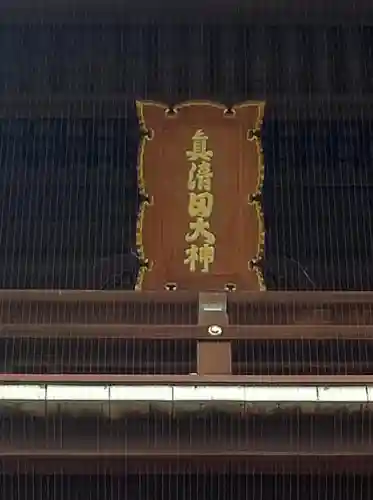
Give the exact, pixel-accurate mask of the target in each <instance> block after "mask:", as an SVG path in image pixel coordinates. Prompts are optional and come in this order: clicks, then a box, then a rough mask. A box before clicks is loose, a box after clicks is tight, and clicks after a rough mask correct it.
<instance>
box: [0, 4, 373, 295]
mask: <svg viewBox="0 0 373 500" xmlns="http://www.w3.org/2000/svg"><path fill="white" fill-rule="evenodd" d="M342 4H343V5H344V3H343V2H342ZM342 4H341V5H342ZM250 5H251V4H250ZM357 5H359V4H358V2H357ZM351 9H352V11H351V13H348V14H346V13H345V14H344V17H343V16H342V17H341V16H339V17H338V15H336V16H335V19H337V21H335V22H332V20H331V18H332V17H333V16H331V15H330V13H329V15H328V16H326V14H325V16H322V15H321V14H320V13H319V17H318V16H317V13H316V14H315V13H313V14H312V13H310V14H309V16H308V17H307V15H301V14H302V11H301V10H299V9H298V11H297V12H298V14H297V16H295V15H294V18H292V17H291V15H290V14H288V15H287V16H284V13H283V12H282V13H281V15H279V16H278V20H279V21H278V23H276V12H275V10H274V9H272V10H271V12H270V13H269V14H268V16H266V13H265V9H262V11H261V13H260V14H258V13H257V14H256V17H255V16H254V17H253V18H250V16H249V15H246V18H245V16H244V15H243V14H240V12H239V11H237V12H236V13H231V15H230V16H225V17H224V16H220V17H219V16H218V15H217V14H216V13H215V14H214V15H212V16H210V17H208V16H207V14H206V12H204V13H203V15H202V14H201V16H200V17H201V19H199V18H198V16H197V17H196V13H195V14H194V19H193V21H192V20H191V19H190V17H191V16H190V13H189V15H185V19H182V15H181V14H180V13H179V14H180V15H179V16H178V17H177V19H176V20H175V22H174V23H171V22H170V21H169V20H168V18H167V15H165V20H164V21H163V22H162V21H161V20H160V15H159V13H158V14H157V15H155V17H154V19H153V20H152V17H151V16H152V15H151V13H149V12H147V13H146V12H145V14H146V15H145V14H144V16H143V18H142V21H141V18H140V16H139V15H138V14H137V17H136V16H134V15H133V14H131V15H128V16H126V15H125V14H123V13H122V14H121V16H117V18H116V19H115V11H111V13H110V15H109V13H107V17H108V19H106V18H105V20H104V21H102V22H100V16H96V17H95V16H93V15H91V13H90V14H89V15H88V14H87V15H86V16H84V15H83V14H82V12H83V11H82V12H80V13H79V15H78V14H77V15H75V16H73V17H71V19H69V21H67V20H66V19H65V18H63V16H55V17H54V18H53V16H52V18H51V16H49V17H48V16H47V17H46V20H45V21H43V22H37V21H36V20H35V18H34V19H32V20H30V19H31V18H30V19H28V18H27V15H26V14H23V18H22V19H20V17H19V16H20V15H18V17H17V16H15V14H14V13H13V14H12V15H11V14H9V13H8V14H9V15H8V16H4V17H3V22H2V23H1V24H0V61H1V63H0V169H1V170H0V171H1V176H0V214H1V216H0V286H1V287H5V288H14V287H19V288H28V287H31V288H43V287H47V288H122V289H128V288H129V289H131V288H132V287H133V284H134V282H135V275H136V270H137V261H136V258H135V256H134V255H132V254H131V252H133V251H135V222H136V213H137V209H138V194H137V188H136V186H137V179H136V155H137V146H138V123H137V118H136V113H135V107H134V101H135V99H138V98H140V99H153V100H162V101H164V102H166V103H168V104H174V103H177V102H179V101H182V100H186V99H211V100H218V101H221V102H223V103H226V104H227V105H231V104H233V103H236V102H240V101H243V100H247V99H265V100H266V102H267V108H266V114H265V120H264V126H263V130H262V140H263V146H264V157H265V183H264V190H263V206H264V214H265V223H266V234H267V236H266V251H265V262H264V270H265V278H266V283H267V286H268V288H274V289H314V288H317V289H336V290H340V289H342V290H345V289H356V290H360V289H372V288H373V263H372V262H371V255H372V250H373V248H372V247H373V229H372V215H373V198H372V185H373V165H372V157H373V151H372V148H373V145H372V137H373V128H372V126H373V123H372V118H373V99H372V92H373V58H372V53H373V23H372V25H369V24H367V21H364V20H363V19H364V17H363V16H360V17H359V16H358V15H357V14H356V12H357V7H356V5H355V4H353V5H352V7H351ZM370 11H373V7H371V8H370ZM370 11H369V12H370ZM108 12H109V11H108ZM167 12H168V11H167ZM196 12H197V11H196ZM307 12H308V11H307V10H304V12H303V14H307ZM354 12H355V14H356V15H355V17H354V16H353V15H352V14H353V13H354ZM365 12H367V11H365ZM369 12H368V13H369ZM83 13H84V12H83ZM166 14H167V13H166ZM311 14H312V15H311ZM12 16H13V17H12ZM131 16H132V17H131ZM21 17H22V16H21ZM34 17H35V16H34ZM65 17H66V16H65ZM103 17H105V16H103ZM61 19H62V20H61ZM253 19H254V20H253ZM365 19H368V20H369V16H365ZM227 168H229V165H228V166H227ZM242 230H243V231H244V230H245V228H242ZM243 272H244V270H243Z"/></svg>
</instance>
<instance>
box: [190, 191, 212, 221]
mask: <svg viewBox="0 0 373 500" xmlns="http://www.w3.org/2000/svg"><path fill="white" fill-rule="evenodd" d="M213 205H214V196H213V195H212V194H211V193H189V206H188V213H189V215H190V217H192V218H195V217H203V218H204V219H208V218H209V217H210V215H211V212H212V207H213Z"/></svg>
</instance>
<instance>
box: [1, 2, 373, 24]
mask: <svg viewBox="0 0 373 500" xmlns="http://www.w3.org/2000/svg"><path fill="white" fill-rule="evenodd" d="M45 3H46V2H43V1H42V0H3V1H2V2H1V4H0V19H1V20H2V21H3V22H7V21H14V20H20V21H28V22H38V21H41V20H42V19H45V20H48V19H50V20H53V21H60V22H61V21H63V22H81V21H83V20H92V21H97V22H103V21H105V18H107V19H108V20H116V21H119V22H130V21H131V20H135V21H140V20H143V21H146V20H147V19H148V20H153V21H154V20H157V21H158V20H159V21H162V20H165V21H167V20H172V21H174V20H175V18H176V17H177V18H179V19H182V20H186V19H188V20H193V21H194V22H196V23H198V22H200V21H201V20H202V19H204V20H206V16H208V17H209V18H213V19H214V20H219V18H220V19H221V20H223V21H224V22H226V20H227V18H226V16H227V15H228V14H230V15H232V17H236V18H237V19H240V21H242V20H243V19H244V18H246V21H249V22H256V21H260V22H266V21H267V22H270V23H271V22H275V23H276V24H278V23H282V22H294V21H297V22H304V23H309V22H329V23H330V22H331V23H334V22H335V23H339V22H341V21H349V22H351V21H352V22H362V23H369V22H370V21H372V20H373V6H372V2H371V1H370V0H355V1H354V2H352V1H351V0H339V1H338V2H325V1H324V0H303V1H294V0H284V1H282V2H278V0H265V1H262V2H258V1H256V0H255V1H254V0H188V1H187V2H186V1H184V2H175V1H174V0H158V1H157V2H154V1H152V0H137V1H136V2H134V1H133V0H78V1H74V2H73V1H72V0H69V1H66V0H50V1H49V2H47V4H48V5H47V6H46V5H45ZM121 15H122V16H123V17H121ZM175 16H176V17H175Z"/></svg>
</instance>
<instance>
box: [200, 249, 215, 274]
mask: <svg viewBox="0 0 373 500" xmlns="http://www.w3.org/2000/svg"><path fill="white" fill-rule="evenodd" d="M214 260H215V247H213V246H212V245H207V244H206V243H205V244H204V245H203V247H200V249H199V262H200V263H201V264H202V269H201V271H202V272H203V273H208V272H209V270H210V264H212V263H213V262H214Z"/></svg>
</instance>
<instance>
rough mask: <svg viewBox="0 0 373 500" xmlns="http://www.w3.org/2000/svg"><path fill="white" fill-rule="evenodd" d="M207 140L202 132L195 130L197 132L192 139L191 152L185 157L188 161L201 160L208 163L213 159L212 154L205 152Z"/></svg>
mask: <svg viewBox="0 0 373 500" xmlns="http://www.w3.org/2000/svg"><path fill="white" fill-rule="evenodd" d="M207 140H208V136H207V135H205V133H204V132H203V130H201V129H200V130H197V132H196V133H195V134H194V136H193V137H192V141H193V149H192V151H187V152H186V156H187V158H188V160H189V161H196V160H203V161H210V160H211V158H212V157H213V154H214V153H213V152H212V151H210V150H207Z"/></svg>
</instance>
